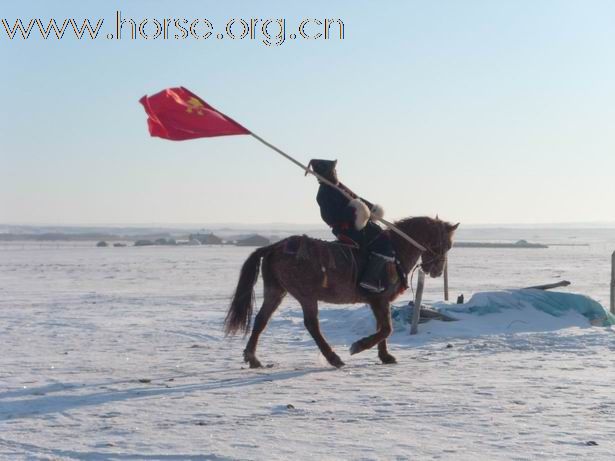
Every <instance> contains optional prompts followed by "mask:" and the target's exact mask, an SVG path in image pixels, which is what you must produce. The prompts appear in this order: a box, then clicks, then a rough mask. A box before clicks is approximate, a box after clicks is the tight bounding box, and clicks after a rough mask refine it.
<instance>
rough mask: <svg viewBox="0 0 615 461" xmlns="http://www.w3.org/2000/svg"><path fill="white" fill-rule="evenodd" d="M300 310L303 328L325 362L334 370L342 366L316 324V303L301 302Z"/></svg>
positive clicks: (340, 360)
mask: <svg viewBox="0 0 615 461" xmlns="http://www.w3.org/2000/svg"><path fill="white" fill-rule="evenodd" d="M300 303H301V308H302V309H303V323H304V324H305V328H307V331H309V332H310V334H311V335H312V338H314V341H315V342H316V344H317V345H318V348H319V349H320V352H322V355H324V356H325V358H326V359H327V361H328V362H329V363H330V364H331V365H333V366H334V367H336V368H340V367H343V366H344V362H342V359H340V357H339V356H338V355H337V354H336V353H335V352H333V349H331V346H329V343H328V342H327V340H326V339H325V337H324V336H323V335H322V333H321V332H320V324H319V323H318V301H316V300H309V301H307V300H303V301H300Z"/></svg>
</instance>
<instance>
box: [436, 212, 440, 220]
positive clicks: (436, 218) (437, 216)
mask: <svg viewBox="0 0 615 461" xmlns="http://www.w3.org/2000/svg"><path fill="white" fill-rule="evenodd" d="M439 219H440V218H438V213H436V221H438V220H439Z"/></svg>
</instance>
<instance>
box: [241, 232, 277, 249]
mask: <svg viewBox="0 0 615 461" xmlns="http://www.w3.org/2000/svg"><path fill="white" fill-rule="evenodd" d="M270 244H271V241H270V240H269V239H268V238H267V237H263V236H262V235H258V234H254V235H251V236H250V237H247V238H244V239H241V240H237V242H235V245H237V246H241V247H262V246H265V245H270Z"/></svg>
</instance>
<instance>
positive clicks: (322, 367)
mask: <svg viewBox="0 0 615 461" xmlns="http://www.w3.org/2000/svg"><path fill="white" fill-rule="evenodd" d="M534 240H539V239H534ZM612 249H613V247H611V242H603V241H601V242H598V243H596V242H592V245H591V246H590V247H553V248H549V249H547V250H506V249H501V250H497V249H496V250H482V249H466V248H459V249H453V250H452V252H451V255H450V261H451V292H452V295H454V297H456V296H457V294H459V293H462V292H463V293H464V295H465V296H466V300H468V299H469V298H470V296H471V295H472V294H473V293H477V292H479V291H488V290H494V289H503V288H514V287H523V286H527V285H534V284H537V283H545V282H552V281H557V280H560V279H569V280H571V281H572V282H573V285H572V286H571V287H570V290H568V291H578V292H581V293H584V294H587V295H590V296H592V297H593V298H594V299H596V300H597V301H599V302H601V303H602V304H603V305H606V304H607V300H608V277H609V272H608V271H609V251H612ZM249 252H250V249H248V248H234V247H141V248H134V247H127V248H94V247H93V245H91V244H88V245H87V246H85V245H70V246H65V245H60V246H58V245H46V246H40V245H25V246H23V247H21V246H19V245H12V246H10V247H9V246H7V247H5V248H1V247H0V459H7V460H15V459H17V460H19V459H89V460H102V459H116V460H142V459H160V460H184V459H187V460H200V459H213V460H230V459H267V460H269V459H273V460H277V459H280V460H282V459H283V460H286V459H319V460H320V459H331V460H334V459H361V460H368V459H444V460H448V459H454V460H476V459H489V460H500V459H517V460H522V459H523V460H525V459H528V460H529V459H541V460H542V459H558V460H559V459H577V458H586V459H592V460H601V459H605V460H606V459H613V452H614V451H615V392H614V389H615V388H614V384H613V383H615V369H614V365H613V360H612V355H611V354H613V353H614V352H615V335H614V333H615V330H614V329H613V328H610V327H609V328H602V327H591V326H590V324H589V321H588V320H587V319H586V318H585V317H583V316H582V315H580V314H578V313H576V312H573V311H571V312H568V313H567V314H565V315H563V316H561V317H553V316H550V315H548V314H547V313H545V312H541V311H536V310H534V309H531V308H526V309H514V310H511V311H508V312H500V313H494V314H488V315H483V316H472V315H464V314H462V315H460V317H461V318H462V320H460V321H459V322H454V323H445V322H437V321H432V322H430V323H427V324H422V325H421V326H420V334H419V335H417V336H415V337H410V336H409V335H408V334H407V332H406V331H405V330H403V329H400V328H398V329H397V330H396V331H395V333H394V335H393V336H392V338H391V341H390V342H391V346H390V351H391V353H393V354H394V355H395V356H396V357H397V359H398V361H399V364H397V365H393V366H390V365H389V366H385V365H379V364H378V360H377V357H376V352H375V351H366V352H364V353H362V354H359V355H356V356H352V357H350V356H349V354H348V347H349V346H350V344H351V343H352V342H353V341H355V340H356V339H357V338H358V337H360V336H362V335H365V334H367V333H371V332H372V330H373V328H374V324H373V320H372V318H371V313H370V312H369V310H368V309H367V308H365V307H363V306H360V305H357V306H332V305H323V306H321V322H322V329H323V331H324V333H325V335H326V336H327V338H328V339H329V341H330V342H331V344H332V345H333V346H334V348H335V349H336V351H337V352H338V353H339V354H340V355H341V357H342V359H343V360H344V361H345V362H346V364H347V366H346V367H345V368H343V369H341V370H336V369H332V368H331V367H329V366H328V365H327V364H326V362H325V360H324V359H323V358H322V357H321V356H320V354H319V352H318V350H317V348H316V346H315V345H314V344H313V342H312V340H311V338H310V336H309V334H308V333H307V332H306V331H305V329H304V327H303V321H302V316H301V311H300V309H299V308H298V306H297V304H296V302H295V301H294V300H293V299H291V298H287V299H286V300H285V301H284V303H283V304H282V306H281V307H280V309H279V311H278V312H277V314H276V316H275V317H274V318H273V319H272V321H271V323H270V325H269V328H268V329H267V331H266V332H265V334H264V335H263V336H262V339H261V342H260V347H259V350H258V352H259V357H260V359H261V360H262V361H263V363H267V364H271V365H273V367H272V368H265V369H261V370H250V369H248V368H246V366H245V365H244V364H243V363H242V361H241V351H242V350H243V347H244V345H245V339H244V338H241V337H239V338H232V339H228V338H227V339H225V338H224V336H223V333H222V331H221V326H222V320H223V317H224V314H225V311H226V308H227V304H228V298H229V296H230V294H231V293H232V291H233V288H234V284H235V282H236V277H237V275H238V270H239V267H240V266H241V263H242V262H243V260H244V259H245V258H246V256H247V255H248V253H249ZM441 289H442V282H441V281H440V280H433V279H428V280H427V291H426V301H428V302H435V301H439V300H440V299H441ZM409 298H410V293H409V292H408V293H407V294H406V296H405V297H404V298H403V299H401V302H402V303H403V302H404V301H407V299H409Z"/></svg>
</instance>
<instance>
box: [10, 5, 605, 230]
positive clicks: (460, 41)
mask: <svg viewBox="0 0 615 461" xmlns="http://www.w3.org/2000/svg"><path fill="white" fill-rule="evenodd" d="M116 9H121V11H122V14H123V15H124V16H125V17H132V18H134V19H139V20H140V19H144V18H159V19H162V18H165V17H168V18H188V19H193V18H199V17H201V18H207V19H209V20H210V21H211V22H212V23H213V24H214V26H215V27H216V30H217V31H218V30H221V29H223V27H224V25H225V23H226V21H227V20H228V19H230V18H252V17H253V18H286V21H287V34H289V33H291V32H292V30H291V29H293V30H294V28H295V27H296V26H297V25H298V24H299V23H300V22H301V20H302V19H304V18H327V17H328V18H341V19H342V20H343V21H344V23H345V26H346V27H345V31H346V34H345V39H344V40H337V39H333V40H329V41H323V40H320V41H318V40H316V41H306V40H294V41H291V40H289V39H288V40H287V42H286V43H284V44H283V45H281V46H279V47H271V48H268V47H266V46H264V45H263V44H262V43H260V42H259V41H258V40H254V41H249V40H243V41H231V40H229V39H228V38H227V39H222V40H217V39H213V38H211V39H209V40H205V41H197V40H183V41H176V40H167V41H163V40H160V39H159V40H152V41H145V40H138V41H136V42H135V41H129V40H122V41H115V40H106V39H103V38H101V39H99V40H98V41H90V40H87V41H86V40H84V41H78V40H75V39H74V38H72V37H70V35H69V34H68V33H67V34H66V37H65V38H64V39H63V40H61V41H57V40H49V41H43V40H41V39H38V38H35V33H33V34H32V38H31V39H30V40H28V41H23V40H13V41H9V40H8V39H7V37H6V35H5V34H4V31H3V30H2V28H0V57H1V59H2V63H3V65H2V70H1V71H0V95H1V97H2V102H3V107H2V109H1V111H0V143H1V144H0V222H4V223H48V224H104V223H107V224H110V223H126V224H130V223H220V222H242V223H265V222H289V223H291V222H292V223H316V222H318V221H319V214H318V209H317V205H316V203H315V194H316V189H317V184H316V182H315V180H314V179H312V178H304V177H303V175H302V172H301V171H300V170H299V169H298V168H297V167H296V166H294V165H292V164H291V163H289V162H288V161H286V160H284V159H282V158H281V157H278V156H277V154H275V153H273V152H272V151H269V150H267V149H266V148H264V147H263V146H261V145H259V143H258V142H257V141H255V140H253V139H250V138H249V137H247V136H237V137H225V138H215V139H201V140H194V141H187V142H171V141H164V140H160V139H155V138H150V137H149V135H148V133H147V130H146V123H145V119H146V118H145V114H144V113H143V111H142V108H141V106H140V105H139V104H138V102H137V101H138V99H139V98H140V97H141V96H143V95H144V94H151V93H154V92H157V91H159V90H161V89H163V88H166V87H170V86H177V85H183V86H186V87H188V88H189V89H191V90H192V91H194V92H195V93H197V94H199V95H200V96H201V97H203V98H204V99H205V100H206V101H208V102H209V103H210V104H212V105H213V106H214V107H217V108H218V109H220V110H222V111H223V112H225V113H227V114H228V115H230V116H232V117H233V118H235V119H236V120H237V121H239V122H240V123H242V124H244V125H245V126H246V127H248V128H249V129H251V130H253V131H254V132H256V133H258V134H260V135H261V136H263V137H264V138H266V139H268V140H269V141H270V142H272V143H274V144H276V145H278V146H279V147H280V148H282V149H284V150H286V151H287V152H288V153H290V154H291V155H294V156H296V157H297V158H298V159H299V160H301V161H304V162H307V161H308V160H309V159H310V158H311V157H321V158H337V159H338V160H339V170H340V176H341V179H342V180H343V181H344V182H345V183H347V184H348V185H349V186H351V187H352V188H353V189H355V190H356V191H357V192H359V193H361V194H362V195H364V196H365V197H366V198H369V199H370V200H372V201H376V202H379V203H382V204H383V205H384V207H385V209H386V210H387V216H388V217H389V218H391V219H395V218H398V217H402V216H406V215H418V214H429V215H434V214H436V213H439V214H440V216H441V217H445V218H447V219H450V220H454V221H462V222H464V223H468V224H470V223H513V222H523V223H552V222H595V221H615V206H614V202H615V155H614V154H615V130H614V122H615V2H613V1H610V0H604V1H598V0H590V1H580V0H578V1H566V0H551V1H547V0H542V1H541V0H532V1H529V0H528V1H519V0H515V1H513V0H510V1H495V0H484V1H478V0H476V1H461V0H454V1H453V0H450V1H427V0H425V1H387V2H377V1H356V0H353V1H335V2H334V1H311V2H309V3H308V2H303V3H302V4H299V2H292V4H291V2H283V1H276V2H273V1H261V2H255V1H235V2H220V1H183V2H182V1H150V2H145V1H130V2H128V1H125V2H113V1H98V2H94V1H92V2H83V1H74V2H72V1H62V2H60V1H58V2H53V4H52V2H46V1H24V2H12V4H11V5H8V2H3V4H2V8H1V9H0V19H1V18H6V19H7V20H8V21H9V22H11V23H12V22H13V21H14V20H15V19H16V18H22V19H23V20H25V21H27V20H29V19H30V18H33V17H35V18H41V19H44V20H45V21H48V20H49V18H51V17H54V18H56V19H60V20H61V19H64V18H65V17H75V18H76V19H79V20H82V19H83V18H84V17H89V18H92V19H97V18H104V19H105V25H104V26H103V30H104V34H106V33H107V32H109V31H113V29H114V26H113V21H114V16H115V11H116Z"/></svg>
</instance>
